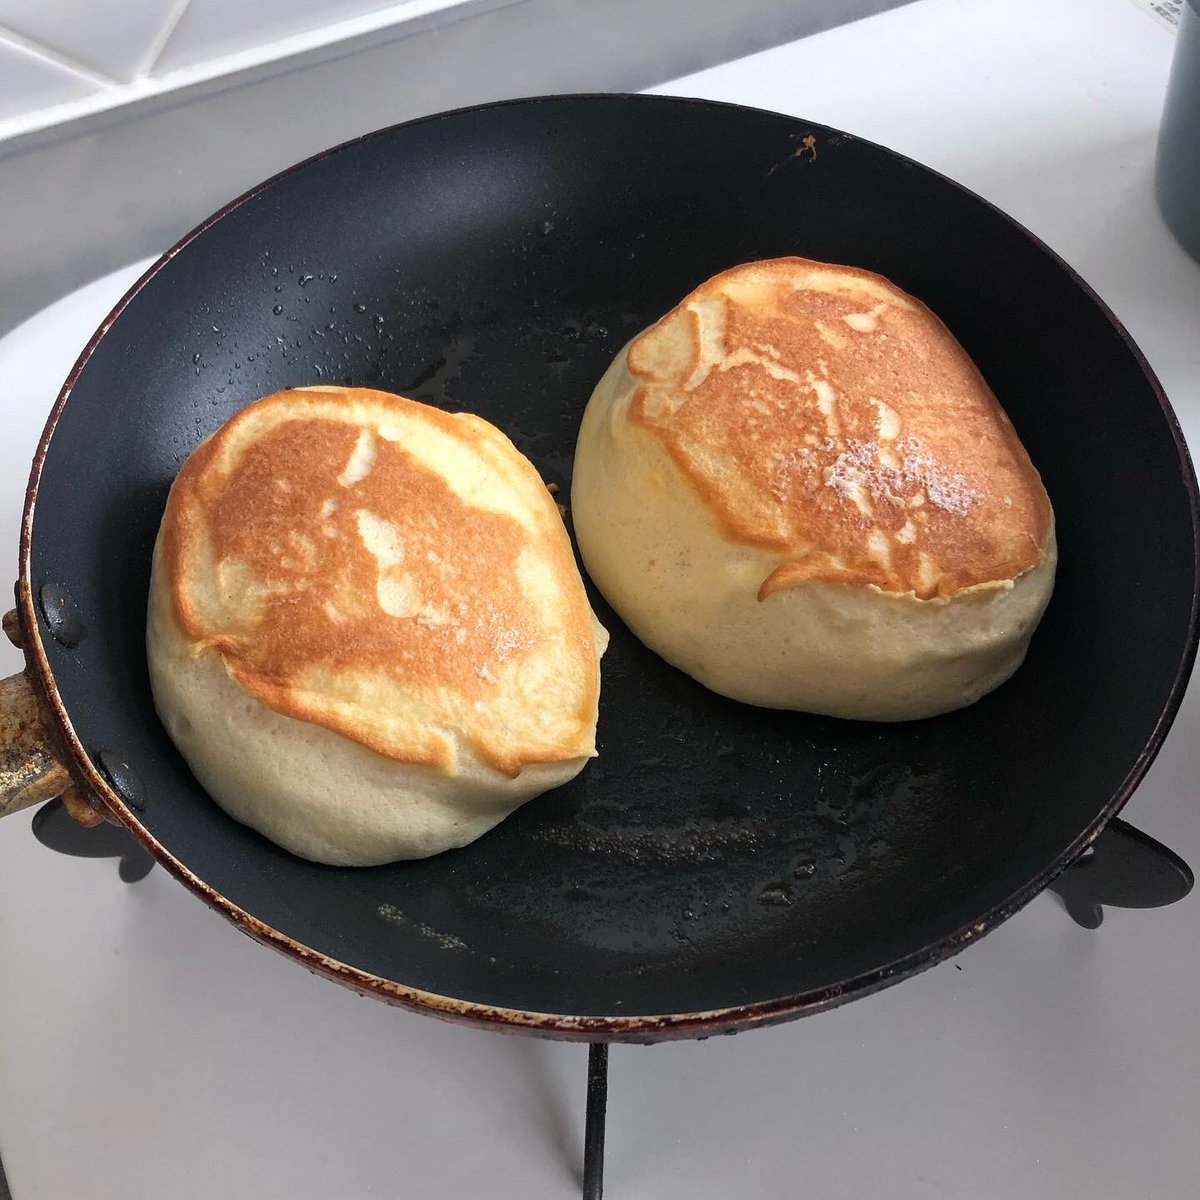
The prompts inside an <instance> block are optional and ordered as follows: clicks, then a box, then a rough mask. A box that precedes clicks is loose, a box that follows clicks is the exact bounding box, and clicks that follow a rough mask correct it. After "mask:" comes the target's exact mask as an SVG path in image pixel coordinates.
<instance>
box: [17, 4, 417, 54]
mask: <svg viewBox="0 0 1200 1200" xmlns="http://www.w3.org/2000/svg"><path fill="white" fill-rule="evenodd" d="M33 2H36V0H33ZM388 7H396V8H404V7H408V5H402V4H399V5H398V4H396V0H191V3H190V4H188V6H187V9H186V11H185V12H184V13H183V16H182V17H181V18H180V20H179V24H178V25H177V26H176V27H175V32H174V33H173V34H172V35H171V37H170V38H169V39H168V41H167V44H166V46H165V48H164V49H163V53H162V56H161V58H160V59H159V61H158V64H157V66H156V71H159V72H162V71H174V70H177V69H178V68H180V67H190V66H193V65H195V64H196V63H199V62H205V61H207V60H209V59H214V58H220V57H222V56H224V55H227V54H235V53H237V52H238V51H240V50H245V49H246V48H248V47H250V46H254V45H260V44H262V43H264V42H273V41H275V40H277V39H278V38H283V37H288V36H290V35H292V34H297V33H307V32H308V31H310V30H315V29H319V28H321V27H322V26H325V25H330V24H332V23H334V22H337V21H344V20H346V19H347V18H349V17H357V16H359V15H361V14H362V13H368V12H374V11H376V10H378V9H381V8H388ZM398 15H399V14H398Z"/></svg>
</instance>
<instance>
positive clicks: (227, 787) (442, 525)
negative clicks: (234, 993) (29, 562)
mask: <svg viewBox="0 0 1200 1200" xmlns="http://www.w3.org/2000/svg"><path fill="white" fill-rule="evenodd" d="M152 591H153V593H154V594H153V596H152V605H151V634H152V635H154V634H156V633H157V634H158V635H159V636H158V637H157V638H156V637H154V636H152V637H151V642H150V648H151V655H152V664H151V665H152V672H153V675H154V682H155V690H156V699H157V700H158V701H159V707H160V711H163V710H165V712H164V719H167V722H168V728H170V727H171V725H172V724H174V725H175V726H176V727H177V728H176V729H172V734H173V736H176V740H177V742H182V743H183V744H182V745H181V749H183V751H184V754H185V756H186V757H188V758H189V761H192V765H193V768H194V769H197V762H199V761H200V760H203V765H202V766H201V767H200V768H199V769H197V774H198V775H199V776H200V777H201V779H202V782H205V783H206V784H208V786H209V788H210V791H212V792H213V793H214V795H215V796H216V798H217V799H218V800H219V801H220V802H221V803H222V804H224V805H225V807H227V808H229V809H230V810H231V811H234V815H236V816H239V817H240V818H241V819H243V820H246V821H247V823H250V824H254V825H255V826H256V827H258V828H264V826H267V825H269V826H270V828H269V829H265V828H264V831H265V832H268V834H269V836H272V837H275V838H276V840H280V841H282V842H283V844H285V845H289V846H290V848H293V849H297V850H298V852H299V853H307V854H308V856H310V857H319V858H322V859H323V860H325V861H367V860H370V861H385V860H386V858H391V857H401V856H409V851H412V852H420V853H428V852H432V851H431V850H430V849H428V847H429V846H431V845H434V843H436V842H437V840H438V839H437V838H436V837H434V836H432V835H431V831H430V830H429V829H428V828H426V827H425V826H426V825H427V824H428V821H427V820H426V818H427V817H428V815H429V814H428V811H426V812H425V813H424V815H422V816H421V817H420V820H418V821H417V824H422V822H424V824H422V832H421V835H420V836H419V837H416V836H415V835H413V837H412V838H410V840H413V845H412V846H407V847H406V845H405V844H404V842H405V837H406V836H407V835H410V834H413V828H414V826H413V821H414V820H415V819H416V818H415V817H414V814H415V813H417V811H418V810H419V809H420V807H421V799H422V794H423V789H424V791H426V792H427V791H428V787H429V786H432V783H431V781H434V780H436V782H437V788H436V789H435V790H437V791H438V801H437V804H438V806H440V807H441V808H446V807H447V803H448V802H449V809H450V810H451V812H450V816H449V817H447V820H448V821H449V825H448V826H447V828H446V829H445V830H444V831H443V832H444V834H445V837H446V838H448V839H449V840H448V841H447V842H446V844H456V845H457V844H462V841H464V840H470V838H469V837H466V836H464V835H465V834H466V833H468V832H469V833H470V834H471V836H477V834H478V832H482V829H483V828H487V827H489V825H490V824H494V823H495V822H496V821H497V820H499V819H500V818H501V817H503V816H504V815H505V814H506V813H507V812H508V811H510V810H511V808H512V807H514V798H516V799H515V802H516V803H519V802H520V801H521V800H524V799H527V798H528V795H529V794H533V793H531V792H530V787H531V786H533V785H534V784H540V786H536V788H535V791H541V790H544V789H545V786H549V785H548V784H547V783H546V782H545V780H546V778H547V775H546V773H545V771H543V772H540V773H539V772H538V771H536V770H532V773H530V772H531V769H532V768H535V767H539V766H540V767H550V768H554V771H555V772H557V774H556V776H555V779H554V781H555V782H561V781H562V778H563V777H566V778H569V777H570V776H571V775H574V774H575V773H576V772H577V771H578V770H579V768H580V767H581V766H582V764H583V762H584V761H585V760H586V759H587V758H588V757H589V756H590V755H592V754H593V753H594V750H595V722H596V706H597V698H598V692H599V665H598V664H599V655H600V652H601V650H602V648H603V641H604V634H603V631H601V630H599V628H598V626H597V625H596V623H595V619H594V617H593V615H592V612H591V609H590V607H589V605H588V602H587V598H586V596H585V594H584V590H583V585H582V582H581V580H580V578H579V573H578V570H577V568H576V566H575V561H574V557H573V555H572V553H571V547H570V543H569V541H568V539H567V536H566V533H565V530H564V529H563V525H562V521H561V518H560V516H559V513H558V510H557V508H556V506H555V504H554V501H553V499H552V498H551V496H550V495H549V493H548V492H547V491H546V488H545V486H544V485H543V483H542V481H541V479H540V478H539V477H538V474H537V472H536V471H535V470H534V468H533V466H532V465H531V464H530V463H529V462H528V461H527V460H526V459H525V458H524V457H523V456H522V455H520V454H519V453H518V451H517V450H516V449H515V448H514V447H513V445H512V443H511V442H509V441H508V439H507V438H505V437H504V435H503V434H502V433H500V432H499V430H497V429H495V428H494V427H493V426H491V425H489V424H488V423H487V422H485V421H483V420H481V419H479V418H477V417H474V416H471V415H469V414H449V413H444V412H441V411H439V410H437V409H433V408H430V407H428V406H426V405H423V404H418V403H416V402H414V401H411V400H406V399H403V398H401V397H399V396H393V395H389V394H388V393H385V392H377V391H371V390H368V389H351V388H304V389H297V390H293V391H288V392H279V393H276V394H274V395H271V396H267V397H265V398H264V399H262V400H259V401H258V402H256V403H255V404H252V405H250V406H249V407H248V408H246V409H244V410H243V411H242V412H240V413H238V414H237V415H236V416H235V417H234V418H233V419H232V420H230V421H229V422H228V423H227V424H226V425H225V426H223V427H222V428H221V429H220V430H218V431H217V433H216V434H214V435H213V437H212V438H210V439H209V440H208V441H207V442H205V443H204V444H203V445H201V446H200V447H199V448H198V449H197V450H196V451H195V452H194V453H193V454H192V456H191V457H190V458H189V459H188V460H187V462H186V463H185V465H184V467H183V469H182V470H181V472H180V474H179V477H178V478H177V480H176V482H175V485H174V487H173V488H172V491H171V495H170V499H169V501H168V505H167V510H166V514H165V516H164V519H163V525H162V530H161V534H160V540H159V546H158V550H157V554H156V564H155V577H154V585H153V589H152ZM156 598H157V607H156V603H155V600H156ZM156 613H157V615H156ZM164 641H165V642H169V643H170V650H169V651H168V650H164V648H163V645H162V644H161V643H163V642H164ZM181 650H186V656H185V657H184V658H183V659H180V655H179V652H180V651H181ZM168 660H169V661H168ZM197 660H204V661H205V662H206V663H208V664H209V666H212V665H219V671H220V674H221V675H223V676H224V677H225V681H228V682H231V683H232V684H233V685H235V687H236V694H234V693H229V692H228V691H226V690H223V691H222V696H223V697H224V699H223V700H222V699H218V700H217V701H216V704H217V707H220V706H221V704H223V703H227V702H230V703H232V702H234V701H233V700H231V699H230V697H231V696H235V697H236V696H240V697H242V698H249V699H250V700H251V701H253V702H255V704H256V705H260V706H262V707H263V708H264V709H265V710H268V711H269V713H270V714H273V715H274V717H275V718H276V719H277V720H279V719H284V720H286V725H285V726H284V729H285V732H289V733H290V735H295V736H297V737H298V736H299V734H298V729H300V728H302V727H304V726H315V727H319V728H320V729H321V730H323V731H329V732H330V733H332V734H334V735H336V736H337V738H339V739H343V740H345V741H347V742H349V743H352V744H353V745H354V746H355V747H358V748H360V749H361V751H365V752H369V753H370V754H371V755H373V756H379V757H380V758H382V759H384V760H387V762H390V763H391V764H394V765H395V766H396V767H397V768H405V769H406V770H407V774H404V775H403V777H402V778H401V777H398V778H397V781H396V786H395V787H394V788H393V789H392V792H393V794H392V795H391V796H390V798H389V797H388V796H387V795H386V794H385V795H374V796H372V797H370V798H368V799H363V800H362V801H361V803H360V805H359V810H358V811H357V812H356V811H355V810H354V806H353V804H348V805H347V806H346V808H347V811H345V812H344V813H341V814H338V813H336V811H335V812H334V814H333V816H332V817H331V816H330V814H329V813H324V812H323V813H322V815H321V821H320V822H318V824H320V823H321V822H323V823H324V824H323V832H322V834H321V837H323V838H324V839H325V842H326V843H328V844H327V845H324V846H323V847H321V846H317V845H315V842H314V838H313V836H312V835H311V830H310V831H309V832H308V833H306V832H305V831H304V828H303V826H304V823H305V822H306V821H308V822H309V823H310V825H311V823H312V811H311V810H312V809H313V808H314V807H317V808H321V805H320V804H318V803H317V802H316V801H314V800H313V799H312V798H311V797H310V798H308V799H307V800H305V801H304V802H303V803H301V804H299V805H298V808H297V807H296V802H293V801H290V800H288V799H287V797H286V795H284V796H282V797H281V796H280V795H274V797H273V799H271V800H270V801H269V802H268V803H267V804H266V806H265V811H266V815H264V806H263V805H262V804H261V803H258V802H256V803H255V804H254V805H250V806H249V807H248V805H247V803H246V801H244V800H243V799H242V798H241V797H242V795H243V794H244V793H246V792H247V787H246V780H245V778H244V775H243V777H238V778H231V777H229V772H228V771H227V770H225V769H224V768H223V767H222V766H221V762H220V758H221V753H220V748H219V747H208V748H203V747H201V748H197V745H196V744H195V743H196V742H197V738H196V729H197V726H198V725H200V724H202V723H203V722H204V719H205V717H204V713H203V712H200V711H197V709H203V708H207V709H211V708H212V707H213V704H214V700H213V697H212V696H211V695H210V694H209V692H210V690H211V687H212V686H218V685H221V684H222V680H220V679H217V680H216V681H215V682H214V680H213V678H211V677H210V676H211V671H210V672H209V673H208V675H207V676H206V682H205V683H204V684H203V685H201V683H199V682H197V681H196V680H195V679H193V680H192V681H191V688H192V692H193V696H192V698H191V700H189V698H188V695H187V694H186V691H187V689H186V688H183V689H181V688H180V686H179V683H178V676H179V674H180V672H183V673H184V674H188V673H189V671H190V667H189V665H188V664H189V661H190V662H192V663H194V662H196V661H197ZM210 685H211V686H210ZM257 715H258V716H261V715H262V714H257ZM272 729H273V730H274V726H272ZM257 736H258V739H259V740H260V741H261V742H262V743H263V745H261V746H260V747H259V749H260V753H262V754H266V755H267V757H268V758H269V757H270V756H271V754H272V753H274V750H275V748H276V747H277V745H278V732H277V730H275V731H274V732H271V733H265V732H263V731H262V730H259V731H257ZM307 737H308V735H306V738H307ZM308 740H309V741H311V738H308ZM326 748H327V747H326ZM342 750H344V747H343V748H342ZM318 752H322V753H323V751H314V753H318ZM226 757H228V756H226ZM326 757H327V755H326ZM193 759H194V760H196V761H193ZM376 765H378V764H376ZM414 772H415V773H414ZM255 774H256V775H257V774H261V772H258V771H257V769H255ZM234 775H237V772H234ZM459 776H462V777H463V778H464V779H466V777H467V776H469V777H470V779H469V780H468V782H469V783H470V785H471V786H470V787H468V786H466V784H465V783H464V789H465V791H464V794H466V793H467V792H471V789H472V788H473V787H475V785H477V784H480V783H481V781H484V782H487V781H488V780H489V779H490V782H491V784H492V785H494V786H493V790H494V791H495V799H494V802H493V803H492V804H491V807H490V810H489V809H487V806H484V811H482V813H481V812H480V811H478V810H479V809H480V796H479V795H477V794H475V793H474V792H472V794H471V800H470V805H469V806H468V807H470V808H471V813H470V814H469V819H468V817H467V816H464V814H463V813H462V812H458V813H455V812H453V808H454V806H453V803H452V801H453V794H452V791H451V792H447V791H446V789H445V787H444V786H443V785H444V783H445V781H446V780H453V779H455V778H457V777H459ZM491 777H494V778H491ZM262 782H263V781H262V780H261V779H257V781H256V783H255V784H253V785H252V786H251V787H250V788H249V790H250V791H251V792H252V791H254V790H255V787H257V788H258V790H259V791H261V790H262ZM297 786H300V784H299V783H297ZM344 786H346V787H350V790H353V788H352V787H351V781H347V782H346V783H345V785H344ZM477 790H478V789H477V788H476V791H477ZM275 791H279V789H275ZM426 798H427V797H426ZM338 803H340V800H339V801H338ZM289 805H292V806H293V807H294V808H296V811H288V808H289ZM333 807H334V808H335V809H336V805H334V806H333ZM425 807H426V809H428V807H429V806H428V804H427V805H426V806H425ZM250 808H253V809H254V811H249V809H250ZM300 809H303V810H305V811H303V812H302V811H299V810H300ZM406 813H407V816H406V815H405V814H406ZM281 814H282V815H281ZM364 814H365V816H364ZM481 818H482V821H481ZM339 819H341V820H344V821H345V822H348V823H349V825H350V826H352V827H353V829H352V835H353V836H351V834H349V833H348V834H347V835H346V838H344V839H343V841H345V842H346V843H347V845H348V843H349V842H353V843H354V847H353V848H351V849H347V845H342V846H341V847H340V848H339V842H338V838H339V834H338V832H337V829H336V828H335V826H336V825H337V821H338V820H339ZM364 821H365V824H366V826H367V827H370V826H371V825H372V824H374V825H375V826H376V827H377V832H378V838H377V843H376V844H374V845H373V844H372V842H371V836H370V831H369V828H368V830H367V833H366V836H365V837H364V836H363V835H364V829H363V826H364ZM406 821H407V822H408V824H407V825H406ZM289 822H290V823H291V825H292V828H291V829H290V830H289V829H287V828H286V827H287V826H288V824H289ZM331 822H332V824H331ZM435 824H436V823H435ZM443 824H445V822H443ZM481 825H482V827H480V826H481ZM281 830H282V832H281ZM472 831H473V832H472ZM433 832H436V830H434V831H433ZM414 839H415V840H414ZM317 840H318V841H319V840H320V839H317ZM434 848H435V849H441V848H444V847H443V846H441V845H434ZM397 851H400V853H398V852H397ZM381 856H382V857H381Z"/></svg>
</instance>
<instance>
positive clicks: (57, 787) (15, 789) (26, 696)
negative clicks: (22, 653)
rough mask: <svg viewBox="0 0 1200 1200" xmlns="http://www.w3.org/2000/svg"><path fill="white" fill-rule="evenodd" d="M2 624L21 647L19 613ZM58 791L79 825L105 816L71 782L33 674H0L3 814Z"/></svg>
mask: <svg viewBox="0 0 1200 1200" xmlns="http://www.w3.org/2000/svg"><path fill="white" fill-rule="evenodd" d="M3 627H4V632H5V634H7V635H8V638H9V640H10V641H11V642H12V643H13V645H14V646H17V647H20V645H21V635H20V629H19V627H18V625H17V620H16V613H7V614H6V615H5V617H4V621H3ZM55 796H62V798H63V805H64V807H65V808H66V809H67V811H68V812H69V813H70V814H71V816H73V817H74V818H75V819H76V820H77V821H79V822H80V824H83V825H98V824H99V823H100V822H101V821H102V820H103V819H104V818H103V816H102V815H101V813H99V812H98V811H97V810H96V808H95V807H94V806H93V805H92V804H91V803H90V802H89V801H88V800H87V799H86V798H84V797H83V796H82V795H80V793H79V792H78V790H77V789H76V788H75V786H74V784H73V783H72V782H71V776H70V774H69V773H68V771H67V768H66V767H65V766H64V765H63V763H62V759H61V758H60V757H59V754H58V752H57V750H56V749H55V746H54V740H53V739H52V738H51V736H50V733H49V730H48V729H47V727H46V723H45V721H44V719H43V717H42V711H41V706H40V705H39V704H38V698H37V692H36V691H35V690H34V687H33V684H32V683H31V682H30V679H29V676H28V674H27V673H22V674H20V675H12V676H10V677H9V678H8V679H0V817H6V816H8V815H9V813H15V812H20V811H21V809H23V808H30V807H31V806H33V805H34V804H41V803H42V802H43V801H45V800H53V799H54V797H55Z"/></svg>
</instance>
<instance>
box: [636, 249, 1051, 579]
mask: <svg viewBox="0 0 1200 1200" xmlns="http://www.w3.org/2000/svg"><path fill="white" fill-rule="evenodd" d="M629 373H630V375H631V376H632V377H633V379H634V381H635V390H634V392H633V395H632V397H631V403H630V407H629V419H630V420H631V421H634V422H635V423H637V424H638V425H640V426H641V427H642V428H644V429H646V430H648V431H650V432H652V433H653V434H654V435H655V436H656V437H658V438H659V439H660V440H661V442H662V444H663V446H664V447H665V448H666V449H667V451H668V453H669V454H670V455H671V457H672V459H673V460H674V462H675V463H676V465H677V466H678V467H679V469H680V471H681V472H682V473H683V474H684V476H685V477H686V478H687V479H688V481H689V482H690V483H691V485H692V487H693V488H695V490H696V492H697V493H698V494H699V495H700V496H701V497H702V498H703V499H704V501H705V503H706V504H707V505H708V507H709V508H710V510H711V511H712V513H713V515H714V516H715V517H716V519H717V521H718V523H719V525H720V527H721V530H722V532H723V533H724V534H725V535H726V536H727V537H728V538H729V539H730V540H731V541H737V542H741V543H743V544H745V545H748V546H754V547H756V548H761V549H764V550H768V551H771V552H774V553H778V554H781V555H784V556H786V557H787V559H788V561H787V562H785V563H782V564H781V565H780V566H779V567H777V568H776V569H775V570H774V571H773V572H772V574H771V576H770V577H769V578H767V579H766V580H764V581H763V593H762V594H763V595H764V596H766V595H769V594H770V593H771V592H773V591H776V590H778V589H780V588H785V587H789V586H793V585H795V584H796V583H800V582H803V581H805V580H825V581H829V582H834V581H837V582H844V583H851V584H868V583H870V584H875V585H876V586H877V587H880V588H882V589H884V590H885V591H891V592H911V593H913V594H914V595H916V596H918V597H920V598H922V599H929V598H930V597H932V596H948V595H951V594H953V593H954V592H957V591H960V590H961V589H963V588H967V587H973V586H974V585H975V584H979V583H987V582H991V581H993V580H997V579H1011V578H1013V577H1015V576H1017V575H1020V574H1022V573H1023V572H1025V571H1028V570H1030V569H1031V568H1032V567H1034V566H1036V565H1037V563H1038V562H1039V561H1040V557H1041V554H1042V552H1043V550H1044V548H1045V545H1046V538H1047V535H1048V533H1049V530H1050V519H1051V516H1050V501H1049V499H1048V498H1047V496H1046V491H1045V489H1044V488H1043V487H1042V483H1041V479H1040V478H1039V477H1038V474H1037V472H1036V471H1035V470H1034V468H1033V465H1032V463H1030V461H1029V456H1028V455H1027V454H1026V453H1025V448H1024V447H1023V446H1022V445H1021V442H1020V440H1019V439H1018V437H1017V435H1016V432H1015V431H1014V430H1013V427H1012V425H1011V423H1010V422H1009V420H1008V418H1007V416H1005V414H1004V412H1003V410H1002V409H1001V408H1000V405H999V403H998V402H997V400H996V397H995V396H994V395H993V394H992V392H991V389H990V388H989V387H988V385H987V383H986V382H985V380H984V378H983V376H982V375H981V374H980V373H979V369H978V368H977V367H976V366H975V364H974V363H973V362H972V361H971V360H970V358H969V357H968V356H967V354H966V352H965V351H964V350H963V348H962V347H961V346H960V345H959V344H958V343H957V342H956V341H955V340H954V338H953V337H952V336H951V335H950V333H949V331H948V330H947V329H946V327H945V326H944V325H943V324H942V323H941V321H939V320H938V318H937V317H936V316H934V314H933V313H932V312H930V311H929V309H928V308H926V307H925V305H923V304H921V303H920V302H919V301H917V300H914V299H913V298H912V297H911V296H907V295H905V294H904V293H903V292H902V291H900V290H899V289H898V288H896V287H894V286H893V285H892V284H890V283H888V281H887V280H885V279H884V278H883V277H882V276H879V275H874V274H872V273H871V272H869V271H862V270H858V269H855V268H853V267H829V266H826V265H824V264H822V263H815V262H811V261H809V260H807V259H801V258H786V259H776V260H773V261H770V262H764V263H753V264H750V265H748V266H744V267H735V268H733V269H732V270H730V271H725V272H724V273H722V274H720V275H717V276H715V277H714V278H713V279H710V280H709V281H708V282H707V283H705V284H702V285H701V286H700V287H699V288H697V289H696V291H694V292H693V293H692V294H691V295H690V296H689V297H688V298H687V300H686V301H685V302H684V303H683V304H681V305H680V306H679V307H678V308H676V309H675V310H674V311H673V312H671V313H669V314H668V315H667V316H666V317H664V318H663V320H662V321H660V322H659V323H658V324H657V325H655V326H654V327H653V328H652V329H649V330H647V331H646V332H645V333H643V334H642V335H641V336H640V337H638V338H636V339H634V341H633V344H632V345H631V346H630V347H629ZM964 518H968V519H964Z"/></svg>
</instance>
